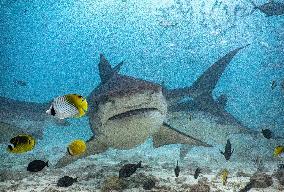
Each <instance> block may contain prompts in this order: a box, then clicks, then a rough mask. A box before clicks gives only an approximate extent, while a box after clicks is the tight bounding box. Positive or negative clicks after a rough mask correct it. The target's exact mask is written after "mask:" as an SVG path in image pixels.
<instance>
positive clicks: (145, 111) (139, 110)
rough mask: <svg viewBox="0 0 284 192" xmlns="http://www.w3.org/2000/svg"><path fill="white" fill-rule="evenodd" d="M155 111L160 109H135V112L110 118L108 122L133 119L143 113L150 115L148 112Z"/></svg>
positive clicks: (131, 111)
mask: <svg viewBox="0 0 284 192" xmlns="http://www.w3.org/2000/svg"><path fill="white" fill-rule="evenodd" d="M153 111H159V109H158V108H154V107H151V108H139V109H133V110H129V111H126V112H123V113H119V114H117V115H114V116H112V117H110V118H109V119H108V120H110V121H111V120H116V119H123V118H126V117H131V116H135V115H140V114H143V113H148V112H153Z"/></svg>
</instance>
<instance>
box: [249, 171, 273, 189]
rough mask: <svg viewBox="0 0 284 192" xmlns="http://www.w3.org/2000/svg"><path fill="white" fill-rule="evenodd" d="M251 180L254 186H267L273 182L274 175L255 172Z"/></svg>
mask: <svg viewBox="0 0 284 192" xmlns="http://www.w3.org/2000/svg"><path fill="white" fill-rule="evenodd" d="M250 182H252V183H253V185H252V187H253V188H267V187H270V186H271V185H272V184H273V181H272V177H271V176H269V175H267V174H265V173H255V174H254V175H253V176H252V177H251V178H250Z"/></svg>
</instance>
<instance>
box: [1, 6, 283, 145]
mask: <svg viewBox="0 0 284 192" xmlns="http://www.w3.org/2000/svg"><path fill="white" fill-rule="evenodd" d="M279 2H283V1H279ZM255 3H256V4H257V5H261V4H263V3H266V0H255ZM252 10H253V6H252V4H251V3H250V1H249V0H247V1H246V0H226V1H225V0H191V1H187V0H159V1H157V0H96V1H94V0H75V1H74V0H45V1H42V0H1V1H0V32H1V33H0V34H1V35H0V71H1V78H0V83H1V86H0V96H5V97H8V98H13V99H16V100H21V101H29V102H48V101H51V100H52V99H53V98H54V97H56V96H60V95H65V94H69V93H78V94H81V95H83V96H88V95H89V94H90V93H91V91H92V90H93V89H94V88H95V87H96V86H97V85H98V84H99V82H100V79H99V74H98V68H97V63H98V62H99V53H103V54H104V55H105V56H106V58H107V59H108V60H109V61H110V63H111V64H112V65H113V66H115V65H116V64H118V63H119V62H121V61H124V62H125V63H124V65H123V67H122V69H121V71H120V73H121V74H125V75H129V76H134V77H138V78H142V79H146V80H150V81H153V82H157V83H162V82H165V85H166V87H167V88H178V87H185V86H189V85H191V84H192V83H193V82H194V81H195V80H196V79H197V78H198V77H199V76H200V75H201V74H202V72H203V71H204V70H206V69H207V68H209V67H210V66H211V65H212V64H213V63H214V62H215V61H216V60H218V59H219V58H220V57H222V56H223V55H225V54H226V53H228V52H229V51H231V50H233V49H235V48H238V47H241V46H244V45H247V44H250V45H249V46H248V47H246V48H245V49H243V50H241V51H240V52H239V53H238V54H237V55H236V56H235V58H234V59H233V60H232V62H231V63H230V64H229V66H228V68H227V69H226V71H225V72H224V74H223V75H222V77H221V79H220V81H219V83H218V84H217V87H216V89H215V90H214V93H213V95H214V98H217V97H218V96H219V95H221V94H226V95H228V105H227V106H226V109H227V110H228V111H229V112H230V113H231V114H233V115H234V116H235V117H237V118H238V119H240V120H241V121H242V122H243V123H244V124H245V125H247V126H248V127H250V128H254V129H260V128H263V127H271V126H272V125H274V126H276V127H277V128H278V132H279V134H284V132H283V124H284V118H283V117H284V111H283V106H284V102H283V98H284V89H283V88H281V87H280V86H279V84H280V82H281V81H283V80H284V62H283V61H284V54H283V52H284V16H275V17H265V15H264V14H263V13H261V12H260V11H258V10H256V11H254V12H253V13H251V11H252ZM15 80H23V81H25V82H27V86H20V85H19V84H17V83H15ZM273 80H276V81H277V83H278V86H277V87H276V88H275V89H273V90H272V89H271V82H272V81H273ZM71 121H72V123H73V129H70V130H72V132H71V133H70V130H67V129H66V128H64V129H63V130H64V131H65V132H64V134H65V138H66V142H67V141H68V142H69V140H72V139H73V138H74V137H73V136H72V134H77V137H81V138H88V137H89V136H90V134H91V132H90V131H89V129H88V128H86V129H84V131H85V132H84V131H83V132H82V131H77V129H76V128H74V126H80V125H84V126H85V127H87V126H88V122H87V118H83V119H80V120H79V121H77V120H71ZM50 130H52V129H50ZM50 130H49V131H47V132H48V134H55V135H56V134H57V135H58V134H59V133H58V132H56V131H54V130H53V131H50ZM60 134H62V133H60ZM70 135H71V136H70ZM53 137H56V136H54V135H53ZM58 137H59V135H58ZM60 137H62V135H60Z"/></svg>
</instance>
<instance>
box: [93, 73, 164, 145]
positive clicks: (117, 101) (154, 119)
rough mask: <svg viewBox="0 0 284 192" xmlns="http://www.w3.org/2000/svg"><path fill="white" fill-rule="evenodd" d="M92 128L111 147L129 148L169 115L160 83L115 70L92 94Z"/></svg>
mask: <svg viewBox="0 0 284 192" xmlns="http://www.w3.org/2000/svg"><path fill="white" fill-rule="evenodd" d="M89 100H90V101H93V102H92V106H91V107H90V108H92V109H93V111H92V112H91V113H89V117H90V124H91V128H92V129H93V131H94V133H95V134H96V135H98V136H101V137H104V138H105V139H104V140H105V142H106V144H107V145H108V146H109V147H113V148H117V149H129V148H133V146H136V145H139V144H141V143H143V142H144V141H145V140H146V139H147V138H148V137H149V136H150V135H152V134H154V133H156V132H157V131H158V129H159V128H160V127H161V125H162V123H163V122H164V121H165V119H166V114H167V102H166V100H165V97H164V96H163V93H162V88H161V86H160V85H158V84H155V83H152V82H148V81H144V80H139V79H135V78H132V77H127V76H122V75H118V74H114V75H113V76H112V77H111V79H109V81H108V82H106V83H104V84H102V85H101V86H100V87H99V88H98V89H97V90H96V91H95V92H94V93H93V94H92V95H91V97H90V99H89Z"/></svg>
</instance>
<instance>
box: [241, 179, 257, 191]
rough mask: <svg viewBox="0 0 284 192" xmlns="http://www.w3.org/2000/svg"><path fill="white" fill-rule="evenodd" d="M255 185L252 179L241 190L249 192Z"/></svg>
mask: <svg viewBox="0 0 284 192" xmlns="http://www.w3.org/2000/svg"><path fill="white" fill-rule="evenodd" d="M253 186H254V183H253V182H252V181H250V182H249V183H248V184H246V186H245V187H244V188H242V189H241V190H240V191H239V192H248V191H249V190H251V189H252V188H253Z"/></svg>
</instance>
